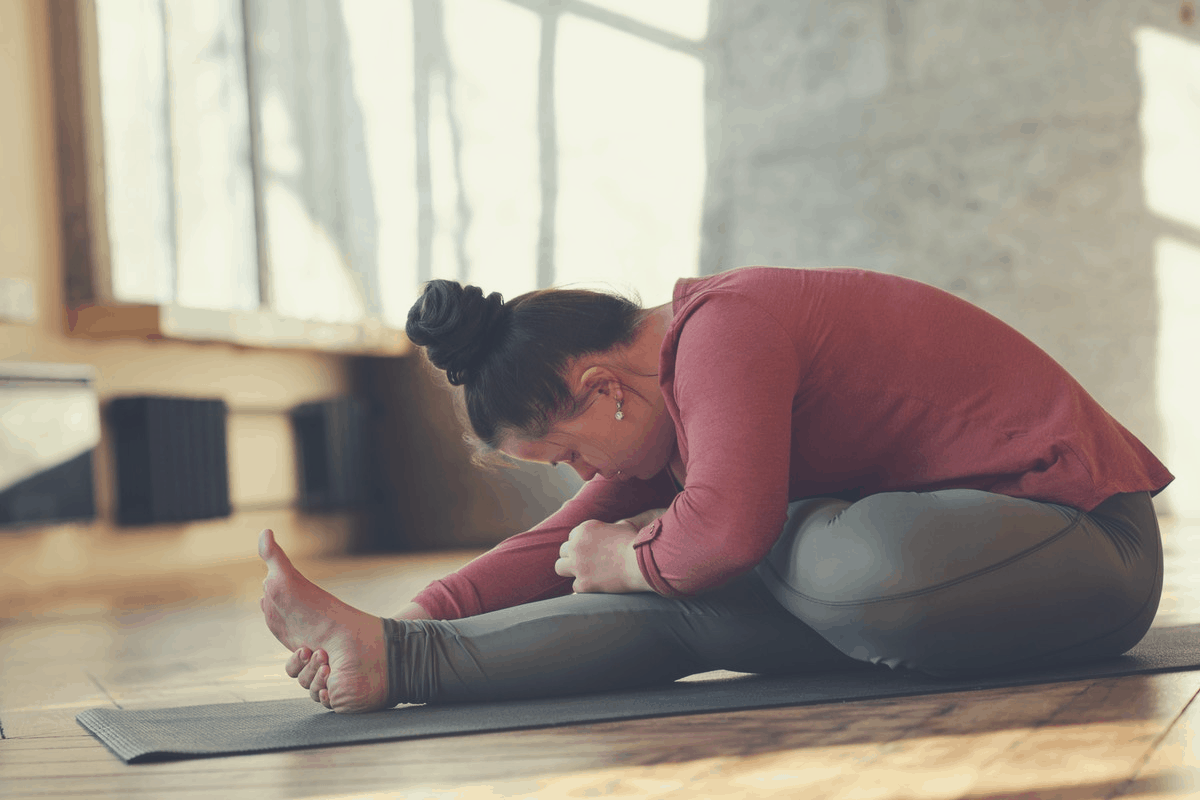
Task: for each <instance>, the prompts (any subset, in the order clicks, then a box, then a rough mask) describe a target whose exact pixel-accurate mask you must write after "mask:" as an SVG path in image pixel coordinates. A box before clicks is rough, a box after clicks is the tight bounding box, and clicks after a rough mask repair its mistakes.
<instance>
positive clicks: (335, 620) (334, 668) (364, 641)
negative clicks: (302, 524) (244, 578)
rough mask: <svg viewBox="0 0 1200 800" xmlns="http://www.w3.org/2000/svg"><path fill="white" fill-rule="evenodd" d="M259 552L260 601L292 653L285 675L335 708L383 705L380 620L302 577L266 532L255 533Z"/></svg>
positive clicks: (383, 654) (385, 687)
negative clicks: (262, 569) (262, 573)
mask: <svg viewBox="0 0 1200 800" xmlns="http://www.w3.org/2000/svg"><path fill="white" fill-rule="evenodd" d="M258 555H259V557H260V558H262V560H263V561H265V562H266V564H267V577H266V579H265V580H264V581H263V599H262V601H261V603H260V605H261V606H262V610H263V615H264V616H265V617H266V619H267V627H268V628H270V629H271V633H273V634H275V638H276V639H278V640H279V641H280V642H282V643H283V646H284V647H286V648H287V649H289V650H291V651H292V657H291V658H290V659H289V660H288V664H287V671H288V675H290V676H291V677H293V678H297V677H298V678H299V679H300V685H301V686H303V687H304V688H306V689H309V690H310V694H311V695H312V697H313V699H314V700H317V701H318V702H320V703H321V704H323V705H324V706H325V707H326V708H331V709H333V710H334V711H338V712H344V713H354V712H361V711H377V710H379V709H381V708H384V707H386V705H387V695H388V676H387V650H386V643H385V641H384V635H383V624H382V623H381V622H380V620H379V618H378V617H374V616H372V615H370V614H368V613H366V612H364V611H359V610H358V609H356V608H352V607H351V606H348V605H346V604H345V603H343V602H342V601H341V600H338V599H337V598H336V597H334V596H333V595H331V594H330V593H329V592H327V591H325V590H324V589H322V588H320V587H319V586H317V585H316V584H314V583H313V582H312V581H310V580H308V579H307V578H305V577H304V576H303V575H301V574H300V573H299V571H297V570H296V568H295V567H294V566H292V562H291V561H289V560H288V557H287V555H286V554H284V552H283V548H281V547H280V546H279V545H278V544H276V543H275V535H274V534H273V533H272V532H271V531H269V530H264V531H263V532H262V534H261V535H260V536H259V540H258ZM306 650H307V651H308V652H305V651H306Z"/></svg>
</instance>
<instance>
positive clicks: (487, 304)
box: [404, 280, 508, 386]
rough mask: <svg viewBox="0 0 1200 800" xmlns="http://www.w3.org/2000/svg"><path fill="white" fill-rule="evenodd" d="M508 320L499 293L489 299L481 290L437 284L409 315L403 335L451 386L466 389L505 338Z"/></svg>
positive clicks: (453, 283) (427, 289)
mask: <svg viewBox="0 0 1200 800" xmlns="http://www.w3.org/2000/svg"><path fill="white" fill-rule="evenodd" d="M507 321H508V314H507V312H506V310H505V308H504V298H503V297H501V296H500V294H499V293H498V292H492V293H491V294H489V295H488V296H487V297H484V296H483V290H482V289H480V288H479V287H478V286H463V285H461V284H460V283H458V282H457V281H443V280H434V281H430V282H429V283H427V284H425V290H424V292H422V294H421V297H420V298H419V299H418V300H417V302H415V303H413V307H412V308H410V309H409V310H408V322H407V324H406V325H405V326H404V332H405V333H407V334H408V338H409V339H411V340H412V342H413V344H416V345H418V346H420V347H424V348H425V353H426V354H427V355H428V356H429V360H430V361H432V362H433V365H434V366H435V367H437V368H438V369H441V370H445V371H446V378H447V379H448V380H449V381H450V383H451V384H453V385H454V386H461V385H462V384H464V383H466V381H467V379H468V377H470V375H471V373H472V372H475V371H476V370H478V369H479V367H480V366H481V365H482V364H483V362H484V359H485V358H487V355H488V353H489V352H490V351H491V350H492V348H493V347H494V346H495V344H496V343H497V342H498V341H499V340H500V339H501V338H502V336H503V334H504V330H505V325H506V323H507Z"/></svg>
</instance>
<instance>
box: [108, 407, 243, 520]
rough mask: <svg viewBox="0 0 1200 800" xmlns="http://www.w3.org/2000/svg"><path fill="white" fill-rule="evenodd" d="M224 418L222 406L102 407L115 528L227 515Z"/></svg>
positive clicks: (226, 458)
mask: <svg viewBox="0 0 1200 800" xmlns="http://www.w3.org/2000/svg"><path fill="white" fill-rule="evenodd" d="M226 415H227V409H226V407H225V402H224V401H223V400H200V399H193V398H182V397H121V398H117V399H114V400H112V401H110V402H109V404H108V418H109V422H110V424H111V426H112V431H113V443H114V446H113V450H114V456H115V460H116V467H117V469H116V472H117V522H119V523H120V524H122V525H146V524H151V523H157V522H183V521H186V520H197V519H212V518H214V517H227V516H229V514H230V504H229V457H228V447H227V442H226V433H225V419H226Z"/></svg>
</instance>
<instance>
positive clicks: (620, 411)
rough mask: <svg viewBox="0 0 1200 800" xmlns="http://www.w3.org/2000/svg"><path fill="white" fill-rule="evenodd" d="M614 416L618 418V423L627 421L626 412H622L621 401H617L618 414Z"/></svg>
mask: <svg viewBox="0 0 1200 800" xmlns="http://www.w3.org/2000/svg"><path fill="white" fill-rule="evenodd" d="M613 416H615V417H616V418H617V421H618V422H619V421H620V420H623V419H625V412H624V411H622V410H621V401H620V400H618V401H617V413H616V414H614V415H613Z"/></svg>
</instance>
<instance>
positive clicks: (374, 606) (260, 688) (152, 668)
mask: <svg viewBox="0 0 1200 800" xmlns="http://www.w3.org/2000/svg"><path fill="white" fill-rule="evenodd" d="M1164 535H1165V537H1166V541H1167V590H1166V597H1165V599H1164V602H1163V606H1162V610H1161V612H1160V615H1159V619H1158V620H1157V622H1156V624H1157V625H1174V624H1184V623H1191V622H1200V522H1196V523H1192V524H1183V523H1174V524H1172V523H1171V522H1169V521H1168V522H1166V523H1165V524H1164ZM462 560H463V556H462V555H442V556H418V557H413V556H410V557H408V558H399V557H396V558H389V559H374V560H371V561H345V560H343V561H339V562H329V563H321V564H315V565H308V569H307V571H308V572H309V574H310V575H312V576H313V577H314V578H316V579H317V580H318V581H319V582H320V583H322V584H323V585H325V586H327V587H329V588H330V589H332V590H333V591H334V592H335V593H336V594H338V595H340V596H342V597H344V598H345V599H347V600H348V601H350V602H351V603H354V604H356V605H359V606H360V607H363V608H368V609H370V610H372V611H375V612H377V613H386V612H388V611H389V610H391V609H394V608H397V607H399V605H401V604H402V602H403V601H405V600H407V599H408V598H409V597H410V596H411V595H412V594H413V592H414V591H415V590H416V589H417V588H419V587H420V586H423V585H424V583H425V582H426V581H427V580H428V579H430V578H432V577H436V576H438V575H441V574H443V573H444V572H446V571H447V570H448V569H451V568H453V567H454V566H455V565H456V564H458V563H460V562H461V561H462ZM260 579H261V573H260V572H259V570H258V568H257V566H256V565H241V566H238V567H231V568H229V569H227V570H222V571H220V572H216V571H209V572H207V573H196V574H194V575H188V576H171V578H170V579H169V580H166V579H164V581H163V582H162V584H161V585H157V586H139V587H138V588H137V589H136V590H128V589H121V588H119V587H110V589H109V590H108V591H106V592H102V593H100V594H94V595H92V596H90V597H79V598H62V597H59V598H47V599H46V601H45V602H44V603H43V604H41V605H40V606H39V608H38V609H37V610H36V613H31V612H29V611H26V612H23V613H20V614H18V615H16V618H15V619H10V620H7V621H5V622H4V623H3V624H2V626H0V726H2V727H3V737H4V738H3V740H2V741H0V797H4V798H10V797H12V798H16V797H38V798H53V797H76V798H171V799H172V800H175V799H176V798H178V799H179V800H184V799H185V798H219V800H238V799H240V798H254V800H270V799H271V798H359V797H412V798H423V799H425V800H431V799H433V798H438V799H439V800H441V799H442V798H501V797H503V798H510V797H579V798H591V797H621V798H641V797H646V798H685V797H686V798H690V797H702V798H762V797H785V798H791V797H797V798H824V797H844V798H856V799H857V800H877V799H878V800H882V799H883V798H903V799H904V800H915V799H916V798H970V799H971V800H984V799H985V798H989V799H992V798H1070V799H1072V800H1074V799H1076V798H1078V799H1080V800H1082V799H1083V798H1108V797H1134V798H1162V797H1172V798H1182V797H1200V739H1198V738H1197V735H1196V731H1197V728H1198V727H1200V700H1197V693H1198V692H1200V671H1198V672H1182V673H1174V674H1164V675H1149V676H1134V677H1127V678H1115V679H1105V680H1088V681H1080V682H1076V683H1063V684H1055V685H1049V686H1041V687H1032V688H1019V689H1002V690H994V691H986V692H968V693H962V694H949V695H939V696H935V697H916V698H909V699H900V700H879V701H866V702H856V703H847V704H842V705H827V706H814V707H806V708H792V709H775V710H769V711H754V712H743V713H734V714H714V715H702V716H689V717H676V718H666V719H652V720H642V721H636V722H621V723H608V724H601V725H586V726H578V727H570V728H555V729H552V730H543V731H528V732H512V733H499V734H481V735H475V736H462V737H451V738H439V739H427V740H421V741H408V742H385V743H379V744H366V745H355V746H349V747H335V748H328V749H320V750H307V751H293V752H286V753H271V754H262V755H251V756H237V757H233V758H213V759H198V760H188V761H178V762H172V763H162V764H146V765H137V766H125V765H124V764H123V763H122V762H121V761H119V760H118V759H117V758H115V757H114V756H112V755H111V754H110V753H109V752H108V750H106V749H105V748H104V746H103V745H101V744H100V743H99V742H97V741H96V740H94V739H93V738H92V737H91V736H89V735H88V734H86V733H85V732H84V731H83V730H82V729H81V728H79V727H78V725H77V724H76V723H75V721H74V717H75V714H76V712H78V711H80V710H82V709H85V708H91V707H96V706H120V707H123V708H137V707H152V706H169V705H184V704H198V703H217V702H230V701H238V700H254V699H273V698H285V697H295V696H298V691H299V690H298V689H297V687H296V686H295V685H294V684H293V682H292V681H290V680H289V679H288V678H287V677H286V676H285V675H284V674H283V671H282V662H283V658H284V656H285V653H283V651H282V649H281V648H280V647H279V646H278V645H277V644H276V643H275V641H274V639H272V638H271V636H270V635H269V634H268V632H267V631H266V629H265V627H264V626H263V624H262V622H261V620H260V618H259V615H258V608H257V599H258V596H259V581H260ZM204 597H210V598H211V599H208V600H201V599H197V598H204Z"/></svg>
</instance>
